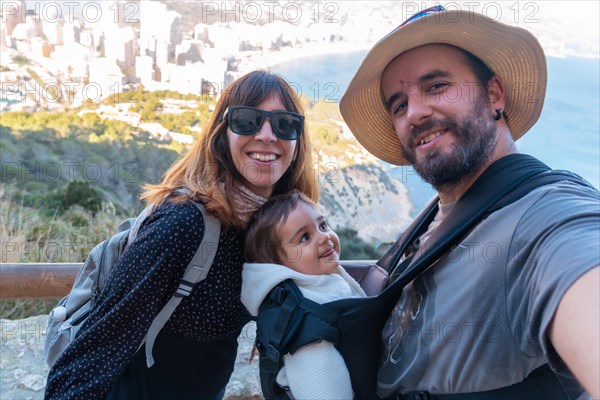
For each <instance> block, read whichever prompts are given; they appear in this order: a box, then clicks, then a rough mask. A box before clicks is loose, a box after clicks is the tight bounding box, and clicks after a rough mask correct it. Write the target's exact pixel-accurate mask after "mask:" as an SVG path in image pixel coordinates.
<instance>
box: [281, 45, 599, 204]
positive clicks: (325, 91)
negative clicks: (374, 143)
mask: <svg viewBox="0 0 600 400" xmlns="http://www.w3.org/2000/svg"><path fill="white" fill-rule="evenodd" d="M365 55H366V51H354V52H348V53H334V54H328V55H319V56H313V57H306V58H302V59H299V60H294V61H289V62H285V63H281V64H277V65H275V66H273V67H271V71H273V72H275V73H278V74H280V75H282V76H283V77H285V78H286V79H287V80H288V81H289V82H291V83H292V85H293V87H294V88H295V90H296V91H297V92H298V93H300V94H303V95H304V96H306V97H308V98H309V99H310V100H312V101H327V102H333V103H339V100H340V98H341V97H342V95H343V93H344V91H345V90H346V88H347V86H348V83H349V82H350V80H351V79H352V76H353V75H354V73H355V72H356V70H357V69H358V66H359V65H360V63H361V62H362V60H363V59H364V57H365ZM547 60H548V90H547V94H546V100H545V104H544V109H543V111H542V115H541V116H540V119H539V120H538V122H537V124H536V125H535V126H534V127H533V128H532V129H531V130H530V131H529V132H528V133H527V134H526V135H525V136H523V137H522V138H521V139H519V140H518V141H517V147H518V149H519V151H520V152H522V153H527V154H531V155H533V156H535V157H537V158H539V159H540V160H542V161H543V162H545V163H546V164H548V165H549V166H550V167H552V168H555V169H567V170H570V171H573V172H575V173H577V174H579V175H581V176H582V177H583V178H585V179H586V180H587V181H588V182H590V183H591V184H592V185H594V186H595V187H596V188H599V187H600V60H599V59H586V58H556V57H548V58H547ZM390 171H391V172H392V173H394V174H396V175H397V176H400V177H401V178H402V179H403V181H404V182H405V184H406V186H407V188H408V190H409V194H410V196H411V200H412V202H413V205H414V206H415V209H416V210H418V209H420V208H421V207H422V206H423V205H424V204H425V203H426V202H427V201H428V200H429V199H430V198H431V196H432V195H433V194H434V191H433V189H432V188H431V187H430V186H429V185H428V184H427V183H425V182H422V181H421V180H420V178H419V177H418V176H416V175H415V174H414V171H412V170H410V167H396V168H392V167H391V166H390Z"/></svg>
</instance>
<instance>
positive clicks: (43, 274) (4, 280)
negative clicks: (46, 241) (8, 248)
mask: <svg viewBox="0 0 600 400" xmlns="http://www.w3.org/2000/svg"><path fill="white" fill-rule="evenodd" d="M82 265H83V264H82V263H69V264H37V263H31V264H6V263H0V299H58V298H61V297H63V296H65V295H66V294H67V293H69V290H71V286H72V285H73V281H74V280H75V277H76V276H77V273H78V272H79V269H80V268H81V266H82Z"/></svg>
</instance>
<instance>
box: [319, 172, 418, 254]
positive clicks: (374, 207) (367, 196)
mask: <svg viewBox="0 0 600 400" xmlns="http://www.w3.org/2000/svg"><path fill="white" fill-rule="evenodd" d="M320 183H321V196H320V200H319V204H320V205H321V206H322V207H323V212H324V213H325V215H326V217H327V219H328V220H329V221H330V223H331V225H332V226H333V227H334V229H335V228H338V227H344V228H352V229H354V230H356V231H357V232H358V235H359V236H360V237H361V238H362V239H363V240H365V241H367V242H370V243H373V244H374V245H379V244H381V243H390V242H393V241H395V239H396V238H397V237H398V235H399V234H400V233H402V231H404V229H405V228H406V227H407V226H408V224H409V223H410V222H411V221H412V217H411V215H410V213H411V210H412V207H413V206H412V204H411V201H410V199H409V196H408V192H407V190H406V187H405V186H404V184H403V183H402V182H401V180H400V178H398V177H397V176H394V175H391V174H389V173H388V172H387V171H386V170H384V169H383V168H382V167H380V166H379V165H377V164H371V163H369V164H362V165H361V164H355V165H351V166H347V167H343V168H339V169H335V168H330V169H329V170H328V171H326V172H324V173H322V174H321V175H320ZM342 258H343V255H342Z"/></svg>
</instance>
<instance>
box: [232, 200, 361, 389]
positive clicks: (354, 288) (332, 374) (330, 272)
mask: <svg viewBox="0 0 600 400" xmlns="http://www.w3.org/2000/svg"><path fill="white" fill-rule="evenodd" d="M245 251H246V260H247V261H248V263H246V264H244V268H243V271H242V294H241V297H242V303H243V304H244V305H245V306H246V308H247V309H248V311H250V313H251V314H252V315H253V316H256V315H257V314H258V309H259V307H260V305H261V303H262V302H263V300H264V299H265V297H266V296H267V295H268V294H269V292H270V291H271V290H272V289H273V288H274V287H275V286H277V285H278V284H279V283H280V282H282V281H284V280H286V279H292V280H293V281H294V282H295V283H296V285H297V286H298V288H299V289H300V291H301V292H302V294H303V295H304V297H306V298H308V299H310V300H313V301H315V302H317V303H320V304H322V303H327V302H331V301H334V300H339V299H342V298H348V297H365V296H366V295H365V292H364V291H363V290H362V288H361V287H360V286H359V285H358V283H357V282H356V281H355V280H354V279H353V278H352V277H350V275H348V273H346V271H344V269H343V268H342V267H341V266H340V265H339V259H340V240H339V238H338V236H337V235H336V233H335V232H334V231H333V230H331V228H330V227H329V225H327V220H326V219H325V217H324V216H323V215H322V214H321V213H320V212H319V210H318V208H317V205H316V204H315V203H313V202H312V201H311V200H310V199H308V198H307V197H306V196H304V195H303V194H302V193H300V192H298V191H293V192H291V193H289V194H285V195H279V196H274V197H271V198H270V199H269V200H268V201H267V202H266V203H265V204H264V205H263V206H262V207H261V208H260V209H259V210H258V211H257V212H256V213H255V215H254V216H253V217H252V219H251V221H250V223H249V226H248V231H247V234H246V250H245ZM276 381H277V383H278V384H279V385H280V386H282V387H284V388H289V390H290V391H291V392H292V395H293V396H294V398H295V399H296V400H303V399H336V400H340V399H352V398H353V392H352V385H351V382H350V375H349V373H348V369H347V367H346V364H345V363H344V359H343V358H342V356H341V355H340V354H339V352H338V351H337V350H336V349H335V347H334V346H333V344H332V343H329V342H326V341H321V342H317V343H312V344H309V345H306V346H304V347H302V348H301V349H300V350H298V351H297V352H295V353H294V354H293V355H292V354H286V355H285V356H284V366H283V368H282V369H281V370H280V371H279V373H278V375H277V380H276Z"/></svg>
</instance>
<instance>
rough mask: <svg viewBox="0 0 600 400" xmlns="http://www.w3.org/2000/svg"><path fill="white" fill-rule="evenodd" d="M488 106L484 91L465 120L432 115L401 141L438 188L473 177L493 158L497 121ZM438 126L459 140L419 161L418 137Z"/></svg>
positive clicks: (421, 173)
mask: <svg viewBox="0 0 600 400" xmlns="http://www.w3.org/2000/svg"><path fill="white" fill-rule="evenodd" d="M488 110H489V100H488V99H487V98H486V97H484V96H483V95H481V94H480V95H479V96H478V97H477V99H475V104H474V106H473V108H472V109H471V110H470V112H469V113H467V115H466V116H465V117H464V118H463V120H462V121H458V120H456V119H454V118H450V117H448V118H443V119H429V120H427V121H425V122H424V123H423V124H421V125H419V126H416V127H413V129H411V135H410V139H409V141H408V144H404V143H401V149H402V154H403V155H404V157H405V158H406V160H408V161H409V162H410V163H411V164H412V165H413V167H414V168H415V170H416V171H417V173H418V174H419V176H421V178H422V179H423V180H425V181H426V182H428V183H429V184H431V185H432V186H433V187H434V188H436V189H438V190H439V189H440V188H443V187H448V186H452V185H456V184H458V183H460V182H462V181H464V180H466V179H469V178H471V177H472V176H473V175H474V174H475V173H476V172H477V171H479V170H480V169H481V168H482V167H483V166H484V165H485V164H486V163H487V162H488V161H489V159H490V156H491V154H492V152H493V150H494V146H495V144H496V121H495V120H494V119H493V118H491V117H490V116H488V114H489V111H488ZM436 130H448V131H449V132H448V133H446V134H451V135H454V137H455V139H456V141H455V142H454V143H452V144H451V145H450V148H445V149H433V150H431V151H430V152H429V153H427V154H426V155H425V158H424V159H423V160H422V161H417V156H416V151H415V147H416V145H415V138H416V137H417V136H418V135H420V134H421V133H423V132H427V131H431V132H433V131H436Z"/></svg>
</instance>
